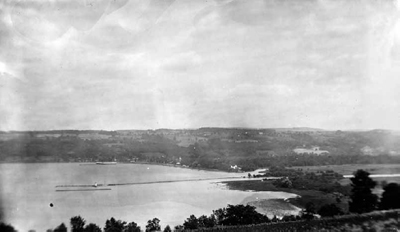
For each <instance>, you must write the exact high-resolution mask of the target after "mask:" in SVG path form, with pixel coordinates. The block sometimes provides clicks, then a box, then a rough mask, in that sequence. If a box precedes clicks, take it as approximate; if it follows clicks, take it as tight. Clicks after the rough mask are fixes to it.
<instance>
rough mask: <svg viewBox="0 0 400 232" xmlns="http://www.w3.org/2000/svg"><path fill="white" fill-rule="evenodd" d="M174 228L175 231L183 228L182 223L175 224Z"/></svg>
mask: <svg viewBox="0 0 400 232" xmlns="http://www.w3.org/2000/svg"><path fill="white" fill-rule="evenodd" d="M174 229H175V231H182V230H184V227H183V226H182V225H176V226H175V227H174Z"/></svg>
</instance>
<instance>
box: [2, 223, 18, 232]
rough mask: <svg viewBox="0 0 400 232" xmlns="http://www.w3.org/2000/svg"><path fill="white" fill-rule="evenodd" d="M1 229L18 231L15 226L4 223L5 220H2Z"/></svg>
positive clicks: (4, 231)
mask: <svg viewBox="0 0 400 232" xmlns="http://www.w3.org/2000/svg"><path fill="white" fill-rule="evenodd" d="M0 231H1V232H17V231H16V230H15V229H14V227H12V226H11V225H7V224H4V223H3V222H0Z"/></svg>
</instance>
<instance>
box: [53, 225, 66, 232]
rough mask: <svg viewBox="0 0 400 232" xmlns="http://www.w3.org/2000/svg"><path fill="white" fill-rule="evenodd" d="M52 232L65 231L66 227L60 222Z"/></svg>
mask: <svg viewBox="0 0 400 232" xmlns="http://www.w3.org/2000/svg"><path fill="white" fill-rule="evenodd" d="M53 232H67V227H66V226H65V224H64V223H61V224H60V225H59V226H57V227H56V228H55V229H54V230H53Z"/></svg>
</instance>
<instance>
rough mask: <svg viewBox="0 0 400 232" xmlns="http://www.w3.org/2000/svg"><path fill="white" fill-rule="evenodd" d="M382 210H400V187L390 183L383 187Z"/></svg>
mask: <svg viewBox="0 0 400 232" xmlns="http://www.w3.org/2000/svg"><path fill="white" fill-rule="evenodd" d="M383 190H384V192H383V193H382V198H381V202H380V205H379V208H380V209H383V210H386V209H399V208H400V185H398V184H397V183H390V184H387V185H386V186H385V187H383Z"/></svg>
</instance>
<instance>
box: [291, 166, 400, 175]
mask: <svg viewBox="0 0 400 232" xmlns="http://www.w3.org/2000/svg"><path fill="white" fill-rule="evenodd" d="M290 168H291V169H299V168H300V169H303V170H304V171H311V172H315V171H326V170H333V171H335V172H337V173H340V174H342V175H351V174H353V172H355V171H357V170H358V169H363V170H365V171H367V172H369V173H370V174H398V173H400V164H345V165H326V166H299V167H297V166H295V167H290Z"/></svg>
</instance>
